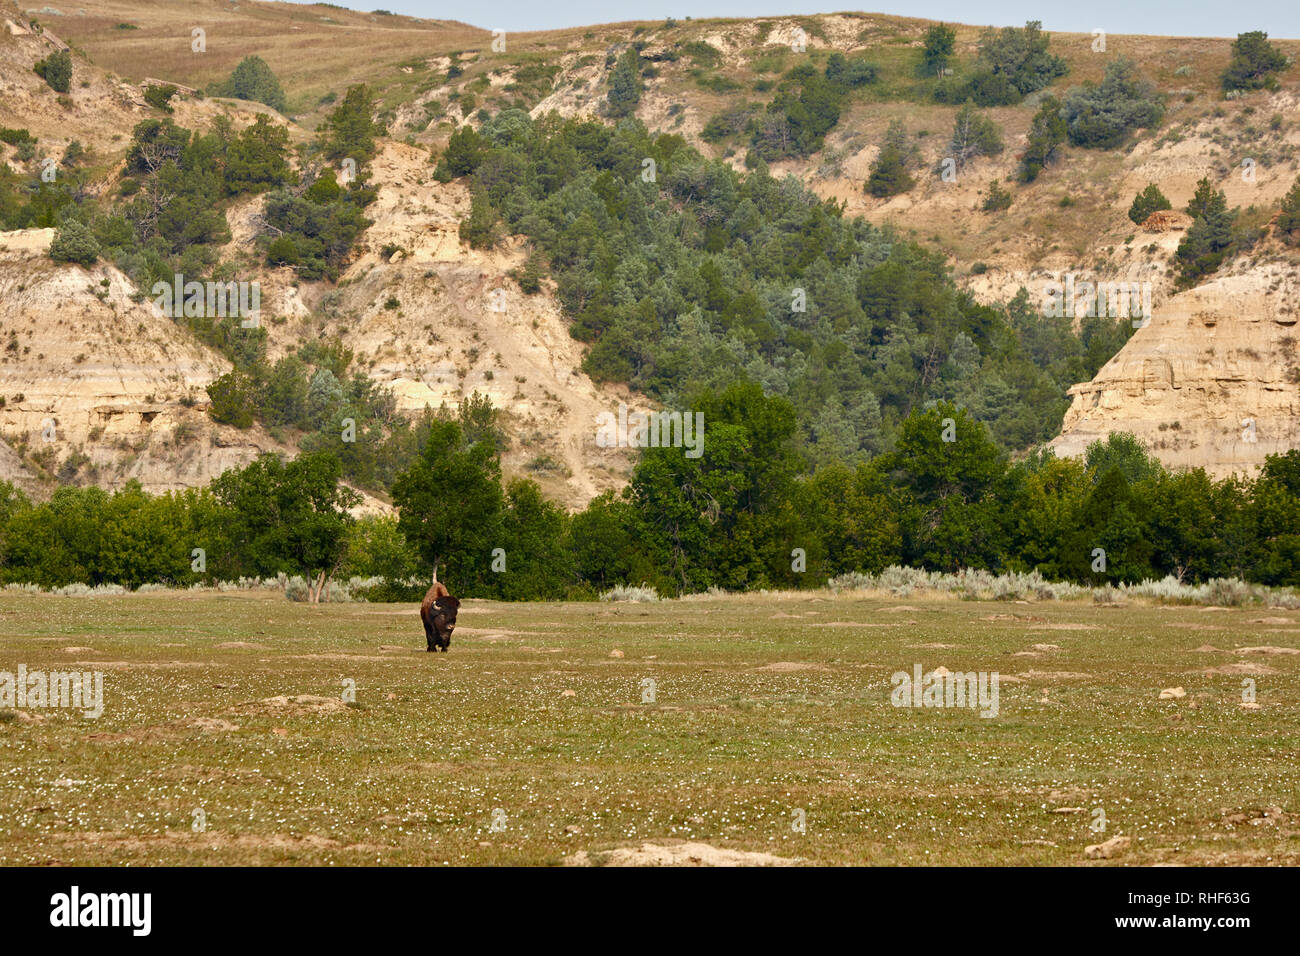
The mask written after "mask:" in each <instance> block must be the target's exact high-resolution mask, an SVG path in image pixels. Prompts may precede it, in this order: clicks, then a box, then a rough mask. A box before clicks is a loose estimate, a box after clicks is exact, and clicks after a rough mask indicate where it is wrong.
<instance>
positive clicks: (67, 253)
mask: <svg viewBox="0 0 1300 956" xmlns="http://www.w3.org/2000/svg"><path fill="white" fill-rule="evenodd" d="M50 258H51V259H53V260H54V261H55V262H75V263H77V264H78V265H83V266H90V265H94V264H95V261H96V260H97V259H99V243H98V242H96V241H95V236H94V233H92V232H91V231H90V228H89V227H88V226H86V225H85V224H84V223H81V222H78V221H77V220H75V219H69V220H68V221H67V222H66V223H64V224H63V225H62V226H60V227H59V231H58V232H57V233H56V234H55V236H54V241H53V242H52V243H50Z"/></svg>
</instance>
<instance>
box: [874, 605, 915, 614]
mask: <svg viewBox="0 0 1300 956" xmlns="http://www.w3.org/2000/svg"><path fill="white" fill-rule="evenodd" d="M919 610H921V609H920V608H919V607H912V605H910V604H896V605H894V606H893V607H882V608H881V609H880V613H881V614H896V613H898V612H899V611H911V612H913V613H915V612H916V611H919Z"/></svg>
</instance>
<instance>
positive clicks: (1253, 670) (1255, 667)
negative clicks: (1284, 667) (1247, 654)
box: [1187, 661, 1280, 677]
mask: <svg viewBox="0 0 1300 956" xmlns="http://www.w3.org/2000/svg"><path fill="white" fill-rule="evenodd" d="M1187 673H1189V674H1205V675H1206V676H1207V677H1209V676H1212V675H1215V674H1219V675H1222V676H1231V675H1232V674H1277V673H1280V672H1279V671H1278V669H1277V668H1276V667H1269V666H1268V665H1267V664H1256V663H1255V662H1254V661H1239V662H1237V663H1236V664H1223V665H1222V666H1220V667H1206V668H1203V669H1201V670H1195V671H1188V672H1187Z"/></svg>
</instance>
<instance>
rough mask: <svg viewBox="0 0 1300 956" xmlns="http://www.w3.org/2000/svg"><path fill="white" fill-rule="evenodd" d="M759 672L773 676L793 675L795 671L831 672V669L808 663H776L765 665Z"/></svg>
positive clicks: (822, 665)
mask: <svg viewBox="0 0 1300 956" xmlns="http://www.w3.org/2000/svg"><path fill="white" fill-rule="evenodd" d="M758 670H760V671H768V672H770V673H773V674H791V673H794V672H795V671H829V670H830V668H829V667H827V666H826V665H825V664H810V663H808V662H806V661H776V662H775V663H773V664H764V665H763V666H762V667H760V668H758Z"/></svg>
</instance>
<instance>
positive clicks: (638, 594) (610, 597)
mask: <svg viewBox="0 0 1300 956" xmlns="http://www.w3.org/2000/svg"><path fill="white" fill-rule="evenodd" d="M600 599H601V600H602V601H658V600H659V592H658V591H656V590H655V589H654V588H652V587H647V586H644V585H643V586H641V587H635V586H633V585H630V584H620V585H618V586H617V587H614V588H610V589H609V590H608V591H606V592H604V593H603V594H601V596H600Z"/></svg>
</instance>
